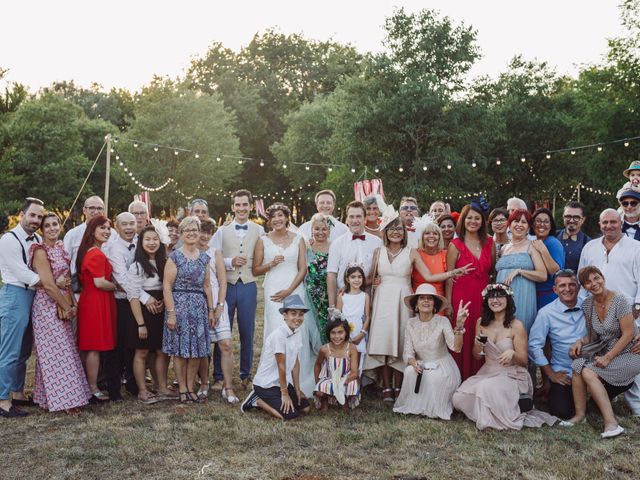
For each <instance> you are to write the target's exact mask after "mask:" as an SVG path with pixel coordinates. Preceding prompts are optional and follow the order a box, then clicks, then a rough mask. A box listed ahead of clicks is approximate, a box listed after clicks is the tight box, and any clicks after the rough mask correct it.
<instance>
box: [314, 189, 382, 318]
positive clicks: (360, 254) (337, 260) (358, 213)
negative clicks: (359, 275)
mask: <svg viewBox="0 0 640 480" xmlns="http://www.w3.org/2000/svg"><path fill="white" fill-rule="evenodd" d="M346 210H347V226H348V227H349V232H348V233H345V234H344V235H342V236H340V237H338V239H337V240H335V241H333V242H331V245H330V247H329V259H328V260H327V294H328V297H329V305H330V306H331V307H335V304H336V297H337V293H338V289H339V288H344V272H345V270H346V269H347V266H348V265H349V264H353V263H358V264H360V265H362V268H363V270H364V274H365V276H366V275H369V270H370V269H371V261H372V258H373V252H374V250H375V249H376V248H378V247H380V246H382V241H381V240H380V239H379V238H378V237H376V236H375V235H371V234H369V233H367V232H365V230H364V224H365V217H366V209H365V206H364V204H363V203H362V202H356V201H354V202H351V203H349V205H347V208H346Z"/></svg>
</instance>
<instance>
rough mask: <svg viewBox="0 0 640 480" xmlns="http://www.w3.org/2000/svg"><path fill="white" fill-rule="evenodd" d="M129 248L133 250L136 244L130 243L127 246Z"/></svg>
mask: <svg viewBox="0 0 640 480" xmlns="http://www.w3.org/2000/svg"><path fill="white" fill-rule="evenodd" d="M127 248H128V249H129V251H131V250H133V249H134V248H136V246H135V245H134V244H133V243H130V244H129V246H128V247H127Z"/></svg>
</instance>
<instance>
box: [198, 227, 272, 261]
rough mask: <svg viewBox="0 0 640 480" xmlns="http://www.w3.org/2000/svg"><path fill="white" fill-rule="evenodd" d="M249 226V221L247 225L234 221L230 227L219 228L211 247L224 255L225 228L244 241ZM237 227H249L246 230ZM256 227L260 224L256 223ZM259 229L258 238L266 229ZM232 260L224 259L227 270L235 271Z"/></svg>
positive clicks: (210, 243) (229, 258)
mask: <svg viewBox="0 0 640 480" xmlns="http://www.w3.org/2000/svg"><path fill="white" fill-rule="evenodd" d="M254 223H255V222H254ZM248 224H249V221H246V222H245V223H238V222H236V221H235V220H233V221H232V222H231V223H230V224H229V225H224V226H223V227H220V228H218V230H216V233H214V234H213V238H212V239H211V241H210V242H209V246H210V247H213V248H215V249H216V250H220V251H221V252H222V254H223V255H224V252H223V251H222V234H223V233H222V230H223V228H231V229H233V231H234V232H235V233H236V237H238V240H242V239H243V238H244V237H246V236H247V233H248V232H249V228H248ZM236 225H241V226H244V225H247V229H246V230H245V229H244V228H239V229H237V228H236ZM256 225H258V224H257V223H256ZM258 228H259V229H260V233H259V234H258V236H262V235H264V227H263V226H262V225H258ZM211 258H212V259H213V258H214V257H211ZM231 260H233V259H232V258H231V257H224V268H225V269H227V270H233V265H231Z"/></svg>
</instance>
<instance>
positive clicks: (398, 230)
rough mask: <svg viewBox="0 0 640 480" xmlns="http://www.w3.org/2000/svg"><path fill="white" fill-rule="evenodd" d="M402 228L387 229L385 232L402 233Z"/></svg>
mask: <svg viewBox="0 0 640 480" xmlns="http://www.w3.org/2000/svg"><path fill="white" fill-rule="evenodd" d="M403 231H404V228H403V227H389V228H388V229H387V232H403Z"/></svg>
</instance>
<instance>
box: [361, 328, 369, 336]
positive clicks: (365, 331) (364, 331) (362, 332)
mask: <svg viewBox="0 0 640 480" xmlns="http://www.w3.org/2000/svg"><path fill="white" fill-rule="evenodd" d="M360 333H361V334H363V335H366V334H367V333H369V331H368V330H364V329H362V330H360Z"/></svg>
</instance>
